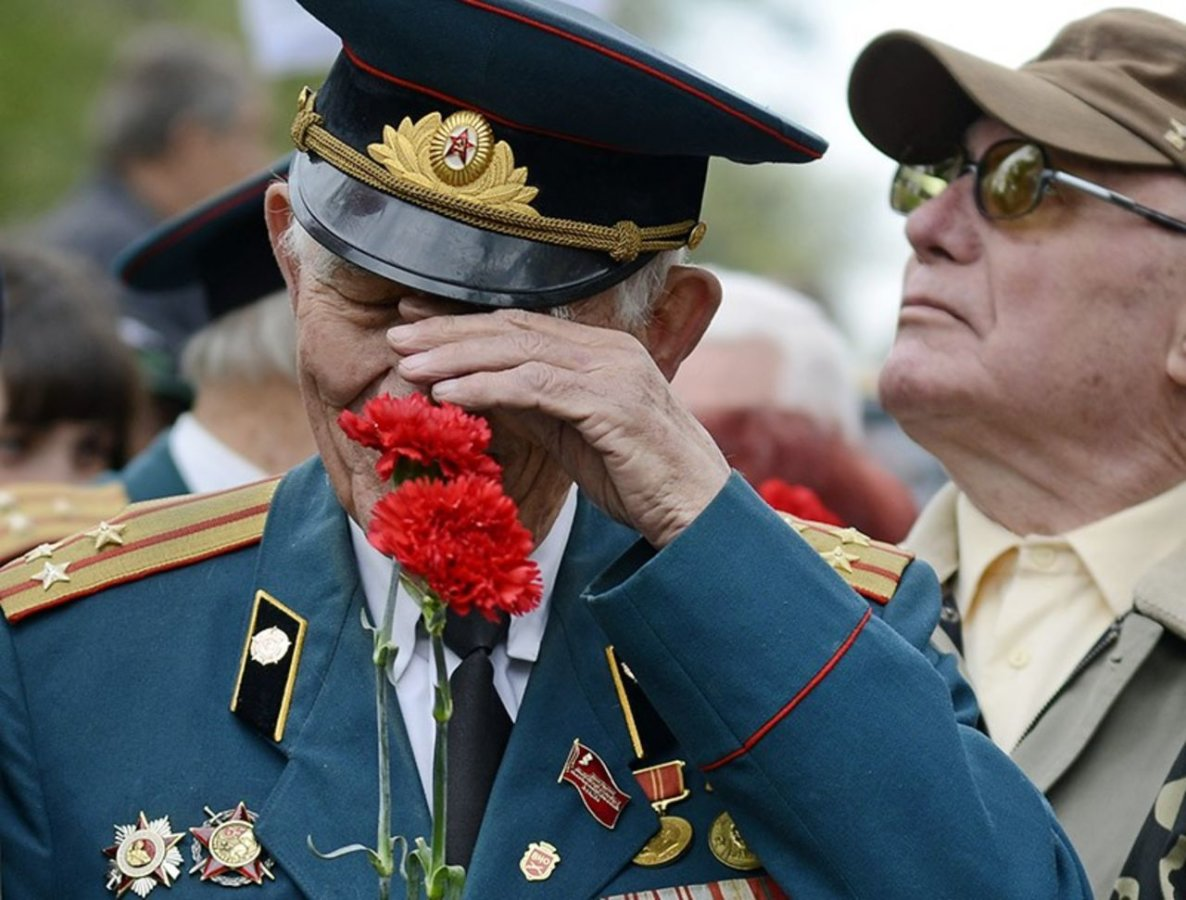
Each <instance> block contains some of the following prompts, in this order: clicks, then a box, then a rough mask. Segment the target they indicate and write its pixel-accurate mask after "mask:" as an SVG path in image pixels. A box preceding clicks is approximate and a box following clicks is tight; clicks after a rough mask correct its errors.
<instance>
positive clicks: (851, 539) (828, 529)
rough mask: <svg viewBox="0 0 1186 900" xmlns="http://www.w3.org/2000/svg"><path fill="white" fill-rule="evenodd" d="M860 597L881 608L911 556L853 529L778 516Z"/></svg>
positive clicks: (892, 594) (787, 514) (895, 586)
mask: <svg viewBox="0 0 1186 900" xmlns="http://www.w3.org/2000/svg"><path fill="white" fill-rule="evenodd" d="M779 515H780V516H782V519H783V521H784V522H786V523H787V524H788V525H790V526H791V527H792V528H794V529H795V531H796V532H798V534H799V536H800V537H802V538H803V540H805V541H807V543H809V544H810V545H811V546H812V547H813V548H815V551H816V552H817V553H819V555H820V556H822V557H823V559H824V561H825V562H827V563H828V564H829V565H830V566H831V567H832V568H833V569H835V570H836V572H837V573H838V574H839V575H840V577H841V578H843V579H844V580H845V581H847V582H848V583H849V584H850V585H852V587H853V589H854V590H855V591H856V592H857V593H858V594H860V595H861V596H862V597H866V598H868V599H869V600H873V601H874V602H876V603H880V604H882V605H885V604H886V603H889V601H890V598H891V597H893V596H894V591H896V590H897V589H898V582H899V581H901V579H902V572H904V571H905V569H906V566H908V565H910V561H911V560H912V559H914V554H912V553H909V552H907V551H905V550H903V549H901V548H900V547H896V546H894V545H893V544H886V543H883V542H882V541H875V540H873V539H872V538H870V537H867V536H865V535H863V534H861V532H859V531H857V530H856V529H855V528H839V527H837V526H835V525H824V524H822V523H820V522H809V521H807V520H806V519H800V518H799V517H797V516H792V515H790V514H789V513H783V512H780V513H779Z"/></svg>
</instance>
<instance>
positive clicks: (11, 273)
mask: <svg viewBox="0 0 1186 900" xmlns="http://www.w3.org/2000/svg"><path fill="white" fill-rule="evenodd" d="M0 268H2V269H3V271H4V279H5V289H6V294H7V299H6V307H7V308H6V310H5V323H4V331H5V337H6V340H5V345H6V346H5V348H4V353H3V355H2V356H0V409H2V412H3V417H2V419H0V482H14V481H67V482H84V481H89V480H90V479H92V478H94V477H95V476H96V475H98V474H99V473H100V472H102V471H103V470H105V469H108V468H111V467H113V466H114V467H118V466H121V465H123V464H124V462H125V461H126V460H127V458H128V455H129V454H128V449H129V435H130V433H131V429H132V425H133V419H134V417H135V415H136V413H137V406H138V400H139V398H140V392H139V385H138V379H137V373H136V366H135V360H134V357H133V354H132V352H131V351H130V350H129V349H128V348H127V347H125V346H124V344H123V343H122V342H121V341H120V339H119V334H118V332H117V329H116V318H115V306H114V295H113V287H112V286H111V285H110V284H109V283H108V282H109V279H108V278H107V277H106V276H105V275H104V274H103V273H102V272H100V271H98V270H96V269H94V268H93V267H91V266H90V265H88V264H85V263H83V262H82V261H80V260H77V259H74V258H71V257H70V256H69V255H67V254H65V253H59V252H56V251H52V250H46V249H35V248H32V247H26V246H20V245H17V244H12V243H5V244H3V245H0Z"/></svg>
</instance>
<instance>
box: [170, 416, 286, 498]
mask: <svg viewBox="0 0 1186 900" xmlns="http://www.w3.org/2000/svg"><path fill="white" fill-rule="evenodd" d="M168 440H169V452H170V453H172V454H173V463H174V464H175V465H176V466H177V471H179V472H180V473H181V478H182V480H183V481H184V482H185V483H186V485H187V486H188V487H189V489H190V491H191V492H192V493H195V494H202V493H205V492H207V491H222V490H226V489H227V488H233V487H238V486H239V485H241V484H250V483H251V482H253V481H259V480H260V479H261V478H265V477H267V474H268V473H267V472H265V471H264V470H263V469H261V468H260V467H259V466H257V465H255V464H254V463H253V462H250V461H249V460H247V459H246V458H244V457H242V456H240V455H239V454H238V453H236V452H235V451H234V450H232V449H231V448H230V447H228V446H227V445H226V444H224V443H223V442H222V441H220V440H219V439H218V438H216V437H215V436H214V435H212V434H211V433H210V432H209V431H207V430H206V429H205V428H204V427H203V426H202V424H201V423H200V422H198V420H197V419H195V418H194V417H193V414H192V413H182V414H181V415H180V416H178V417H177V421H176V422H175V423H173V427H172V428H171V429H170V430H169V438H168Z"/></svg>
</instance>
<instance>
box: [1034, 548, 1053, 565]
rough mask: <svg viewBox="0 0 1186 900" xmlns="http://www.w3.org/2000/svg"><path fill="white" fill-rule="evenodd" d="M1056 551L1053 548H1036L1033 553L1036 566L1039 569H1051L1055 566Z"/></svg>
mask: <svg viewBox="0 0 1186 900" xmlns="http://www.w3.org/2000/svg"><path fill="white" fill-rule="evenodd" d="M1054 556H1055V554H1054V549H1053V548H1052V547H1035V548H1034V553H1033V560H1034V565H1035V566H1037V567H1038V568H1039V569H1049V568H1050V567H1051V566H1053V565H1054Z"/></svg>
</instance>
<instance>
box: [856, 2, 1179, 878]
mask: <svg viewBox="0 0 1186 900" xmlns="http://www.w3.org/2000/svg"><path fill="white" fill-rule="evenodd" d="M849 103H850V107H851V110H852V114H853V117H854V119H855V120H856V123H857V125H858V127H859V128H860V129H861V131H862V132H863V133H864V134H865V136H866V137H867V138H868V139H869V140H870V141H871V142H872V143H873V144H874V145H875V146H877V147H878V149H880V150H881V151H883V152H884V153H886V154H887V155H888V156H890V157H892V158H893V159H894V160H896V161H897V162H898V163H899V164H900V165H899V168H898V171H897V173H896V175H895V177H894V181H893V188H892V192H891V198H890V200H891V204H892V205H893V207H894V208H895V209H897V210H898V211H900V212H902V213H905V214H906V215H907V216H908V218H907V220H906V236H907V239H908V241H909V243H910V246H911V249H912V251H913V252H912V255H911V257H910V259H909V261H908V262H907V265H906V274H905V280H904V286H903V299H902V309H901V313H900V318H899V322H898V333H897V337H896V339H895V342H894V346H893V350H892V351H891V353H890V355H889V358H888V360H887V361H886V364H885V366H884V369H883V370H882V374H881V380H880V390H881V396H882V401H883V403H884V404H885V406H886V408H887V409H888V410H889V411H890V412H891V413H892V414H893V415H894V416H895V417H896V418H897V419H898V421H899V422H900V423H901V424H902V426H903V427H904V428H905V429H906V431H907V432H908V433H909V434H910V435H911V436H912V437H913V438H914V439H915V440H916V441H918V442H919V443H920V444H922V445H923V446H924V447H926V448H927V449H928V450H930V451H931V452H932V453H934V454H935V455H936V456H937V457H938V458H939V459H940V460H941V461H942V463H943V464H944V466H945V467H946V469H947V471H948V472H949V473H950V475H951V478H952V482H953V483H952V484H951V485H949V486H948V487H947V488H945V489H944V491H943V492H941V493H940V495H939V496H937V497H936V498H935V499H934V500H933V501H932V502H931V503H930V504H929V505H928V507H927V508H926V509H925V510H924V511H923V513H922V515H921V517H920V519H919V521H918V523H917V524H916V526H915V528H914V530H913V531H912V533H911V536H910V538H909V539H908V541H907V544H908V546H910V547H911V549H913V550H915V551H916V552H918V553H919V554H920V555H921V556H922V557H923V558H924V559H927V560H928V561H929V562H931V564H932V565H933V566H934V567H935V568H936V570H937V572H938V574H939V577H940V579H941V580H944V581H945V583H946V594H947V596H946V602H945V615H944V632H945V633H944V634H937V636H936V640H937V642H943V641H948V642H954V644H955V646H956V647H957V648H958V649H960V650H961V651H962V653H963V657H964V661H965V662H966V665H967V669H968V674H969V676H970V680H971V682H972V684H973V686H974V687H975V689H976V692H977V694H978V696H979V697H980V701H981V708H982V712H983V720H982V721H983V725H984V728H985V730H986V731H987V733H988V734H989V735H990V736H991V737H992V738H993V740H994V741H996V742H997V743H998V744H999V745H1001V746H1002V747H1003V748H1005V749H1006V750H1008V751H1010V752H1011V753H1012V755H1013V757H1014V759H1015V761H1016V762H1018V763H1019V764H1020V765H1021V767H1022V768H1023V769H1024V770H1025V771H1026V773H1027V774H1028V775H1029V776H1030V778H1032V779H1033V780H1034V781H1035V782H1036V783H1037V784H1038V786H1039V787H1040V788H1041V789H1042V790H1043V791H1045V792H1046V795H1047V797H1048V798H1049V799H1050V801H1051V803H1052V804H1053V806H1054V808H1055V811H1056V812H1057V813H1058V814H1059V817H1060V819H1061V821H1062V822H1063V824H1064V826H1065V827H1066V829H1067V832H1068V834H1069V835H1070V837H1071V839H1072V841H1073V842H1074V843H1075V845H1076V847H1077V849H1078V850H1079V852H1080V854H1081V855H1082V857H1083V860H1084V864H1085V865H1086V867H1087V870H1088V874H1089V876H1090V877H1091V881H1092V885H1093V888H1094V890H1095V892H1096V894H1097V895H1098V896H1100V897H1108V896H1116V897H1118V898H1121V900H1123V898H1133V900H1135V898H1137V897H1140V898H1141V900H1144V898H1146V897H1151V896H1157V897H1162V896H1165V897H1169V896H1171V895H1172V896H1186V869H1184V868H1183V865H1184V863H1186V837H1184V836H1183V824H1184V823H1186V808H1184V807H1183V796H1184V794H1186V752H1184V751H1183V745H1184V743H1186V715H1183V714H1182V711H1183V710H1184V709H1186V177H1184V176H1186V24H1183V23H1182V22H1178V21H1175V20H1173V19H1169V18H1165V17H1163V16H1159V15H1155V14H1153V13H1150V12H1146V11H1141V10H1134V9H1116V10H1108V11H1106V12H1101V13H1098V14H1096V15H1093V16H1089V17H1088V18H1085V19H1081V20H1079V21H1076V22H1072V23H1071V24H1069V25H1068V26H1066V27H1065V28H1064V29H1063V30H1062V31H1061V32H1060V33H1059V34H1058V35H1057V36H1056V37H1055V39H1054V42H1053V43H1052V44H1051V45H1050V46H1049V48H1047V50H1046V51H1045V52H1043V53H1042V54H1041V55H1040V56H1039V57H1038V58H1037V59H1035V60H1033V61H1031V62H1029V63H1026V64H1025V65H1023V66H1022V67H1021V68H1020V69H1016V70H1014V69H1009V68H1006V67H1003V66H999V65H996V64H994V63H991V62H988V61H987V60H983V59H979V58H977V57H975V56H972V55H970V54H968V53H965V52H963V51H960V50H957V49H955V48H953V47H950V46H947V45H945V44H941V43H939V42H938V41H934V40H932V39H930V38H927V37H923V36H921V35H918V34H913V33H910V32H902V31H897V32H891V33H888V34H885V35H882V36H880V37H878V38H877V39H875V40H874V41H873V42H872V43H871V44H870V45H869V46H868V47H866V48H865V50H864V51H863V52H862V54H861V55H860V57H859V58H858V60H857V62H856V65H855V67H854V69H853V73H852V79H851V83H850V86H849ZM1180 753H1181V755H1180Z"/></svg>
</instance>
